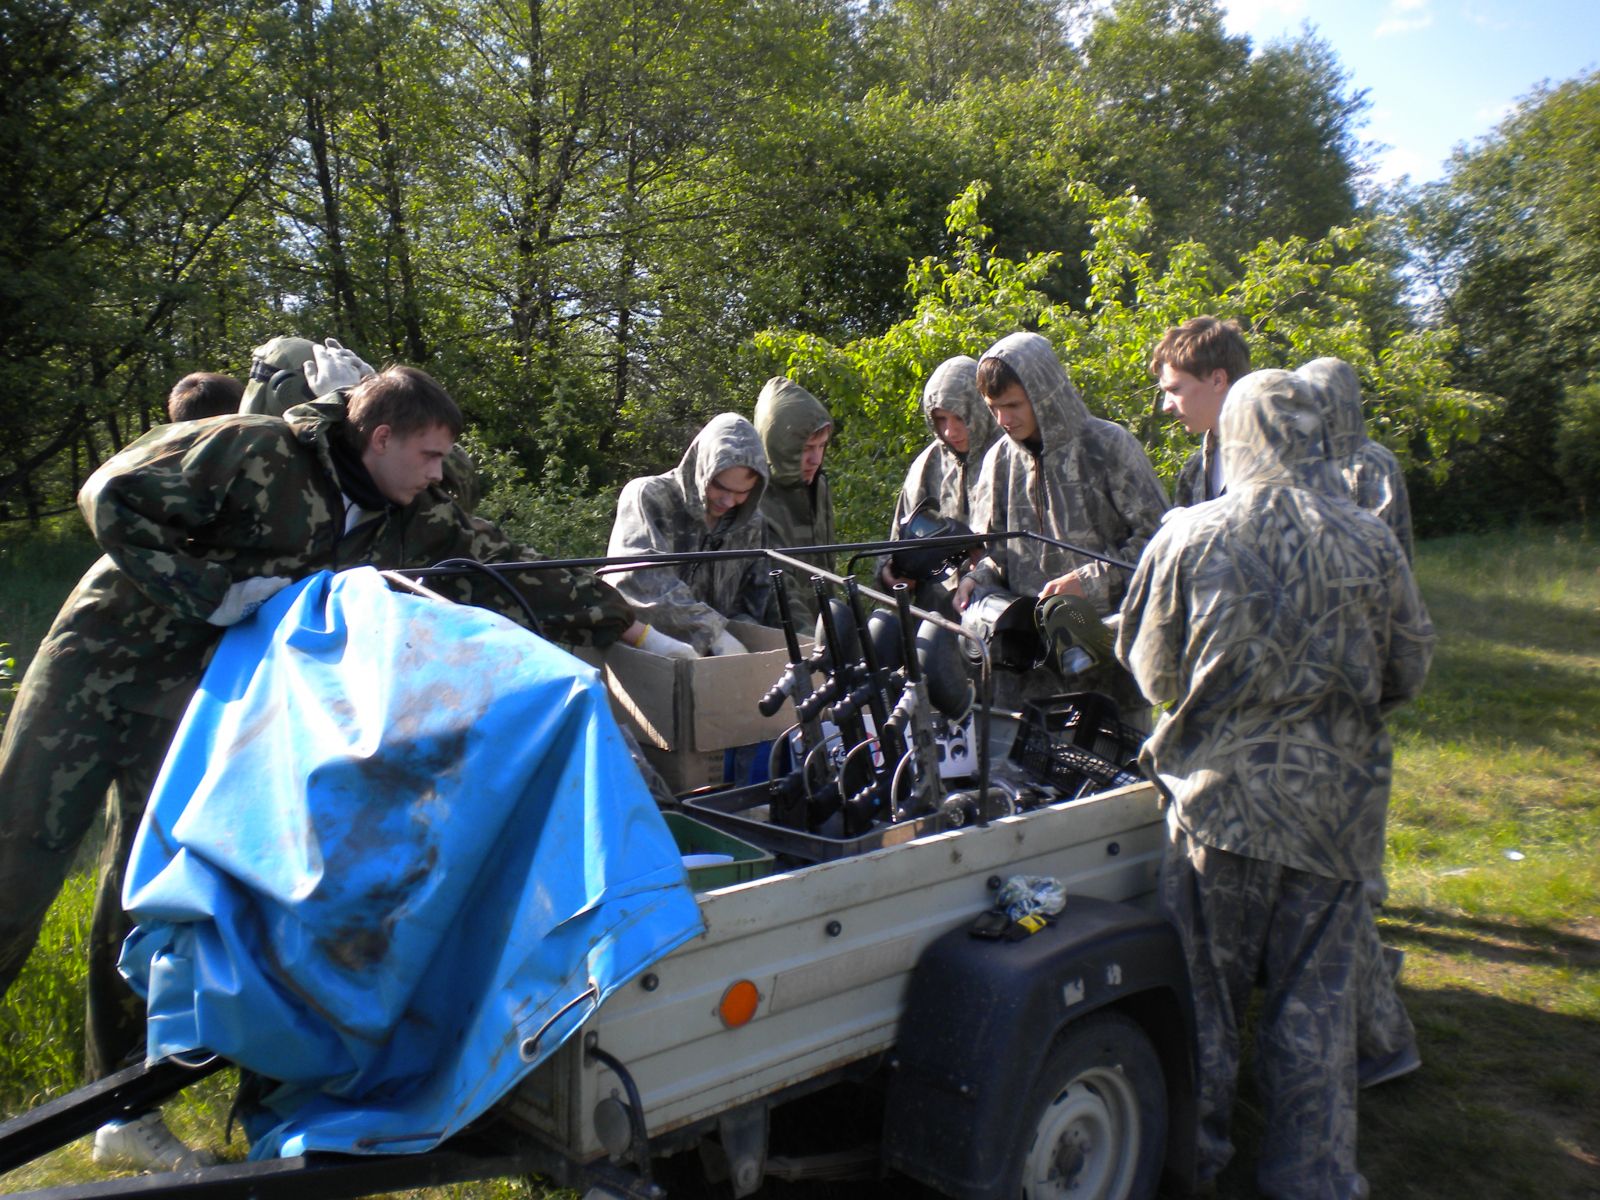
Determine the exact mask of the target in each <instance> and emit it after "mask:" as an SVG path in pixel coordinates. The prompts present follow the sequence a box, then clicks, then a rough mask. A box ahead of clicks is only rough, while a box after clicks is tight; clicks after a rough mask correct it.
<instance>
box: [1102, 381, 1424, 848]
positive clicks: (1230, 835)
mask: <svg viewBox="0 0 1600 1200" xmlns="http://www.w3.org/2000/svg"><path fill="white" fill-rule="evenodd" d="M1328 433H1329V430H1328V426H1327V423H1326V421H1325V419H1324V416H1323V413H1322V411H1321V408H1320V406H1319V404H1318V401H1317V399H1316V397H1315V396H1314V395H1313V393H1312V390H1311V388H1310V387H1309V386H1308V385H1307V384H1306V383H1305V381H1304V380H1302V379H1299V378H1297V377H1296V376H1294V375H1291V374H1290V373H1288V372H1287V371H1257V372H1254V373H1252V374H1250V375H1248V376H1246V377H1245V378H1244V379H1241V380H1240V381H1239V382H1238V383H1237V384H1235V385H1234V387H1233V390H1232V391H1230V392H1229V393H1228V399H1227V401H1226V402H1225V403H1224V404H1223V407H1222V417H1221V421H1220V424H1219V436H1220V440H1221V443H1222V454H1223V462H1224V466H1225V470H1226V472H1227V479H1228V491H1227V494H1226V495H1224V496H1222V497H1221V498H1220V499H1217V500H1214V501H1212V502H1211V503H1209V504H1201V505H1198V506H1196V507H1193V508H1182V509H1176V510H1174V511H1173V513H1172V514H1171V516H1170V517H1169V518H1168V519H1167V521H1166V522H1165V523H1164V524H1163V525H1162V527H1161V529H1160V531H1159V532H1158V533H1157V534H1156V536H1155V538H1154V539H1153V540H1152V541H1151V543H1150V545H1149V546H1148V547H1146V549H1145V552H1144V557H1143V558H1142V559H1141V560H1140V562H1139V569H1138V571H1137V573H1136V574H1135V575H1134V578H1133V582H1132V584H1131V585H1130V587H1129V590H1128V596H1127V599H1126V600H1125V601H1124V602H1123V605H1122V625H1121V629H1120V630H1119V632H1118V636H1117V655H1118V657H1119V658H1120V659H1121V660H1122V662H1123V663H1124V664H1126V666H1127V667H1128V669H1129V670H1130V671H1131V672H1132V673H1133V675H1134V678H1135V679H1137V680H1138V682H1139V686H1140V687H1141V688H1142V689H1143V691H1144V693H1145V695H1146V696H1147V697H1149V699H1150V700H1151V701H1152V702H1153V703H1157V704H1166V705H1170V706H1171V707H1170V709H1169V710H1168V711H1167V712H1166V713H1165V714H1163V716H1162V717H1161V719H1160V721H1159V723H1158V724H1157V725H1156V729H1155V732H1154V733H1153V734H1151V736H1150V739H1149V741H1148V742H1146V743H1145V748H1144V752H1143V754H1142V755H1141V758H1140V762H1141V765H1142V766H1143V767H1144V770H1145V772H1146V774H1147V775H1149V776H1150V777H1151V778H1152V779H1154V780H1155V781H1156V784H1157V786H1158V787H1159V788H1160V789H1161V792H1162V793H1163V795H1164V796H1165V797H1166V798H1167V799H1168V800H1169V801H1170V802H1171V804H1172V810H1171V813H1170V817H1171V819H1173V820H1175V821H1176V822H1177V823H1178V825H1180V826H1181V827H1182V828H1183V829H1184V830H1186V831H1187V832H1188V833H1189V834H1190V835H1191V836H1192V837H1194V838H1195V839H1196V840H1197V841H1200V842H1202V843H1204V844H1205V845H1207V846H1213V847H1216V848H1218V849H1220V850H1226V851H1229V852H1231V853H1234V854H1241V855H1245V856H1246V857H1250V858H1257V859H1263V860H1265V861H1268V862H1274V863H1280V864H1282V865H1284V866H1288V867H1293V868H1295V869H1297V870H1301V871H1309V872H1312V873H1314V874H1318V875H1323V876H1327V877H1329V878H1333V879H1376V878H1378V877H1379V875H1380V873H1381V869H1382V861H1383V830H1384V814H1385V809H1386V806H1387V803H1388V796H1389V780H1390V769H1391V757H1392V750H1391V746H1390V742H1389V736H1388V733H1387V732H1386V731H1385V729H1384V721H1383V717H1384V714H1385V713H1387V712H1388V711H1389V710H1390V709H1392V708H1393V707H1394V706H1395V705H1397V704H1400V703H1402V702H1404V701H1406V700H1409V699H1411V698H1412V697H1413V696H1415V695H1416V694H1417V693H1418V692H1419V691H1420V690H1421V688H1422V684H1423V680H1424V679H1425V678H1426V676H1427V670H1428V661H1429V658H1430V656H1431V654H1432V648H1433V626H1432V625H1431V624H1430V623H1429V620H1428V614H1427V611H1426V610H1425V609H1424V608H1423V605H1422V599H1421V596H1420V595H1419V594H1418V592H1417V587H1416V582H1415V581H1414V580H1413V578H1412V575H1411V570H1410V568H1409V567H1408V566H1407V564H1406V559H1405V555H1404V554H1403V553H1402V552H1401V550H1400V546H1399V543H1398V542H1396V541H1395V539H1394V536H1393V535H1392V534H1391V533H1390V532H1389V529H1388V526H1386V525H1384V523H1383V522H1382V521H1380V520H1379V519H1378V518H1377V517H1375V516H1373V515H1372V514H1370V513H1366V512H1363V511H1362V510H1361V509H1359V508H1357V507H1356V506H1355V505H1354V504H1352V503H1350V501H1349V499H1348V498H1347V497H1346V496H1345V494H1344V488H1343V486H1342V484H1341V482H1340V480H1339V475H1338V471H1337V469H1336V467H1335V465H1334V463H1333V462H1332V461H1331V460H1330V459H1329V457H1328V451H1329V437H1328Z"/></svg>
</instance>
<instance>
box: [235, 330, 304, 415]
mask: <svg viewBox="0 0 1600 1200" xmlns="http://www.w3.org/2000/svg"><path fill="white" fill-rule="evenodd" d="M252 355H253V358H252V361H251V363H250V382H249V383H247V384H246V385H245V389H244V399H242V400H241V401H240V402H239V411H240V412H242V413H257V414H259V415H261V416H265V417H281V416H283V414H284V413H286V412H287V411H288V410H289V409H291V408H293V407H294V406H295V405H297V404H304V403H305V402H306V401H307V400H310V399H312V396H311V389H310V387H308V386H307V384H306V377H305V365H306V363H308V362H310V361H311V343H310V342H309V341H307V340H306V339H305V338H302V337H275V338H273V339H272V340H271V341H270V342H266V343H265V344H263V345H260V346H257V347H256V348H255V350H254V351H252Z"/></svg>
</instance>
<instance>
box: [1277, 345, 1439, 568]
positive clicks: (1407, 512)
mask: <svg viewBox="0 0 1600 1200" xmlns="http://www.w3.org/2000/svg"><path fill="white" fill-rule="evenodd" d="M1295 374H1297V375H1299V376H1300V377H1301V378H1302V379H1304V380H1305V381H1306V382H1307V383H1309V384H1310V385H1311V388H1312V390H1313V391H1315V392H1316V393H1317V397H1318V399H1319V400H1321V401H1322V403H1323V404H1324V405H1325V406H1326V411H1327V414H1328V421H1329V423H1330V425H1331V427H1332V429H1331V442H1332V450H1333V458H1334V461H1335V462H1336V463H1338V465H1339V474H1340V475H1341V476H1342V477H1343V479H1344V486H1345V490H1346V491H1348V492H1349V493H1350V499H1352V500H1354V501H1355V502H1356V506H1357V507H1358V508H1364V509H1366V510H1367V511H1368V512H1370V513H1376V514H1377V515H1378V516H1380V517H1382V518H1383V519H1384V521H1385V523H1386V524H1387V525H1388V526H1389V528H1390V529H1392V530H1394V536H1395V537H1396V538H1398V539H1399V540H1400V548H1401V549H1402V550H1404V551H1405V552H1406V561H1407V562H1410V561H1412V560H1413V559H1414V558H1415V552H1414V547H1413V545H1412V538H1411V497H1410V496H1409V495H1408V494H1407V493H1406V476H1405V472H1404V471H1403V470H1401V468H1400V460H1399V459H1398V458H1396V457H1395V456H1394V451H1392V450H1390V449H1389V447H1387V446H1385V445H1384V444H1383V443H1381V442H1375V441H1373V440H1372V439H1371V438H1370V437H1368V436H1367V421H1366V417H1365V416H1364V415H1363V412H1362V408H1361V379H1360V377H1359V376H1357V375H1356V370H1355V368H1354V367H1352V366H1351V365H1350V364H1349V363H1347V362H1345V361H1344V360H1343V359H1342V358H1318V359H1314V360H1312V361H1311V362H1308V363H1307V364H1306V365H1305V366H1303V367H1301V368H1300V369H1299V370H1298V371H1296V372H1295Z"/></svg>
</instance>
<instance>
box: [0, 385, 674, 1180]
mask: <svg viewBox="0 0 1600 1200" xmlns="http://www.w3.org/2000/svg"><path fill="white" fill-rule="evenodd" d="M460 429H461V413H460V410H459V409H458V408H457V407H456V405H455V402H454V401H453V400H451V398H450V397H449V395H448V394H447V393H446V392H445V391H444V389H443V388H441V387H440V386H439V385H438V384H437V383H435V382H434V381H433V380H432V379H431V378H430V377H429V376H427V375H426V374H425V373H423V372H422V371H418V370H416V369H414V368H411V367H391V368H389V369H388V370H386V371H384V372H382V373H380V374H377V375H374V376H372V377H370V378H368V379H367V380H365V381H364V382H363V383H362V384H361V385H360V386H358V387H356V388H355V389H353V390H352V391H351V392H350V393H349V395H348V397H346V396H345V395H344V394H342V393H335V394H332V395H329V396H326V397H324V398H323V399H322V400H319V401H317V402H315V403H312V404H306V405H301V406H299V407H297V408H294V409H291V410H290V411H289V412H288V413H287V414H286V416H285V417H284V418H281V419H280V418H277V417H262V416H233V417H216V418H212V419H211V420H207V421H192V422H188V423H185V424H179V425H164V426H160V427H158V428H156V429H153V430H151V431H150V432H149V433H147V434H146V435H145V436H144V437H142V438H140V439H139V440H138V441H136V442H134V443H132V444H131V445H129V446H128V447H126V448H125V449H124V450H122V451H121V452H120V453H118V454H117V455H115V456H114V457H112V458H111V459H109V460H108V461H107V462H105V463H104V464H102V465H101V467H100V468H99V470H97V471H96V472H95V473H94V474H93V475H92V476H91V477H90V479H89V481H88V483H86V484H85V485H84V488H83V490H82V491H81V492H80V493H79V495H78V505H79V508H80V510H81V511H82V513H83V516H84V519H85V520H86V521H87V522H88V525H89V528H90V531H91V532H92V533H93V534H94V536H95V539H96V541H98V542H99V543H100V546H101V548H102V549H103V550H104V551H105V555H104V557H102V558H101V559H100V560H99V561H98V562H96V563H95V564H94V565H93V566H91V567H90V568H89V570H88V572H87V573H86V574H85V575H84V577H83V578H82V579H81V580H80V581H79V583H78V586H77V587H76V588H75V589H74V590H73V592H72V594H71V595H70V596H69V597H68V598H67V600H66V602H65V603H64V604H63V605H62V607H61V611H60V612H59V613H58V614H57V616H56V619H55V623H54V624H53V625H52V626H51V628H50V631H49V632H48V633H47V634H46V635H45V638H44V640H43V642H42V643H41V644H40V646H39V649H38V652H37V654H36V655H35V657H34V659H33V662H32V663H31V665H30V666H29V667H28V670H27V673H26V675H25V676H24V677H23V681H22V687H21V691H20V693H19V695H18V697H17V702H16V706H15V708H14V709H13V710H12V713H11V716H10V719H9V720H8V721H7V723H6V727H5V737H4V740H3V742H0V895H4V896H5V897H6V903H5V904H4V905H0V995H3V994H4V992H5V990H7V989H9V988H10V986H11V983H12V980H14V979H15V978H16V975H17V973H18V971H20V970H21V968H22V965H23V962H24V960H25V959H26V958H27V956H28V952H29V950H30V949H31V948H32V946H33V944H34V941H35V940H36V939H37V937H38V933H39V927H40V924H41V923H42V922H43V920H44V915H45V912H46V910H48V908H49V907H50V904H51V902H52V901H53V900H54V899H55V896H56V894H57V892H59V891H60V888H61V884H62V881H63V880H64V879H65V878H66V875H67V871H68V869H69V868H70V866H71V864H72V860H73V857H74V854H75V852H76V850H77V847H78V844H79V842H80V841H81V840H82V839H83V836H84V834H85V833H86V832H87V830H88V828H89V825H90V824H91V823H92V821H93V819H94V817H95V815H96V813H97V812H98V811H99V808H100V805H101V802H102V801H103V799H104V797H105V795H106V789H107V787H108V786H109V785H110V784H111V783H112V782H113V781H116V782H117V783H118V784H119V787H120V788H121V789H122V790H123V794H124V795H125V796H130V797H137V807H138V808H139V809H141V810H142V807H143V803H144V800H145V798H146V797H148V795H149V792H150V787H151V784H152V783H153V782H154V779H155V775H156V773H157V771H158V770H159V769H160V766H161V762H162V759H163V757H164V756H165V753H166V749H167V745H168V743H169V742H170V741H171V739H172V734H173V731H174V729H175V727H176V722H177V720H178V718H179V717H180V716H182V714H183V711H184V709H185V708H186V707H187V705H188V702H189V698H190V696H191V695H192V694H193V693H194V690H195V687H196V685H197V684H198V683H199V680H200V677H201V674H202V672H203V671H204V669H205V665H206V662H207V660H208V659H209V657H210V654H211V651H212V649H213V647H214V646H215V644H216V642H217V640H218V639H219V638H220V637H221V636H222V631H223V629H224V628H226V627H227V626H229V625H232V624H234V623H236V622H238V621H240V620H243V619H244V618H245V617H247V616H249V615H250V614H251V613H253V612H254V611H255V609H256V608H258V607H260V605H261V604H263V603H264V602H265V601H266V600H267V599H269V598H270V597H271V596H273V595H274V594H275V593H276V592H277V591H279V590H280V589H281V588H283V587H285V586H287V585H288V584H289V583H290V582H292V581H293V580H295V579H299V578H303V577H305V576H307V575H310V574H312V573H314V572H316V571H319V570H322V569H325V568H331V569H340V568H344V567H351V566H357V565H361V564H369V563H370V564H372V565H375V566H379V567H416V566H425V565H428V564H430V563H434V562H437V561H439V560H441V559H446V558H457V557H467V558H474V559H478V560H480V561H494V560H497V559H498V560H523V559H528V558H530V557H533V555H532V553H531V552H530V551H528V550H526V549H524V548H522V547H520V546H517V545H515V544H514V543H512V542H511V540H510V539H509V538H507V537H506V536H505V535H504V534H502V533H501V532H500V531H499V530H498V529H497V528H496V527H494V526H493V525H490V524H489V523H488V522H486V521H481V520H478V519H476V518H473V517H470V516H468V515H467V514H466V513H464V512H462V511H461V509H460V508H459V507H457V506H456V505H455V504H454V503H453V502H452V501H451V500H450V499H449V498H448V497H447V496H446V495H445V494H444V493H443V492H442V491H440V490H439V489H438V487H437V485H438V483H439V481H440V478H441V475H442V470H443V465H442V464H443V462H444V459H445V457H446V455H447V454H448V452H449V449H450V446H451V444H452V443H453V441H454V439H455V437H456V435H457V434H458V433H459V432H460ZM480 588H482V592H481V599H482V601H483V602H484V603H485V604H488V605H490V606H492V607H496V608H499V609H500V610H501V611H503V612H505V613H506V614H507V615H510V616H512V617H514V618H519V617H521V615H522V612H521V607H520V605H518V604H516V603H514V602H511V601H508V599H507V598H506V597H505V596H504V595H502V594H500V593H499V589H497V588H484V587H483V585H482V584H481V583H479V582H478V581H475V580H474V581H467V582H464V583H461V584H459V585H458V586H457V588H455V589H451V588H450V587H449V585H446V590H465V591H468V592H470V593H472V594H473V595H474V598H477V593H478V590H479V589H480ZM517 588H518V591H519V592H520V593H521V594H522V596H523V598H524V599H526V600H527V602H528V603H529V605H530V607H531V608H532V610H533V612H534V613H535V615H536V617H537V619H538V620H539V621H540V623H541V628H542V631H543V632H544V634H545V636H547V637H551V638H555V639H558V640H565V641H569V642H574V643H578V644H590V645H596V646H604V645H608V644H609V643H611V642H613V641H616V640H617V639H618V638H619V637H622V636H625V635H634V634H637V633H638V632H640V631H642V629H643V627H642V626H641V625H639V623H638V622H637V621H636V620H635V617H634V613H633V610H632V609H631V608H630V607H629V606H628V603H627V601H626V600H624V599H623V598H622V596H621V595H620V594H619V593H618V592H617V591H616V590H615V589H614V588H612V587H611V586H610V585H608V584H606V583H603V582H602V581H600V580H599V579H597V578H595V577H594V576H593V575H589V574H585V573H581V572H577V571H551V572H537V573H533V572H529V573H525V574H523V575H521V576H519V577H518V579H517ZM684 650H685V652H687V647H685V648H684ZM138 817H139V812H138V811H130V812H128V813H126V814H125V819H130V820H135V821H137V819H138ZM96 915H97V917H99V916H100V908H99V907H97V909H96ZM92 940H93V943H94V944H101V943H103V942H106V941H108V940H109V939H108V938H106V937H105V936H104V935H103V933H102V932H101V931H99V930H96V931H95V934H94V935H92ZM119 1065H120V1064H118V1063H116V1062H99V1063H91V1069H92V1070H94V1071H95V1072H96V1073H102V1072H105V1071H109V1070H114V1069H116V1067H117V1066H119ZM102 1143H104V1144H103V1145H102ZM96 1153H97V1157H101V1158H103V1159H107V1160H111V1159H116V1160H124V1161H134V1162H138V1163H140V1164H142V1165H146V1166H151V1165H165V1166H167V1167H174V1166H181V1165H193V1164H194V1163H195V1162H196V1161H198V1160H196V1159H194V1158H193V1157H190V1152H189V1151H187V1149H186V1148H185V1147H184V1146H183V1145H182V1144H181V1143H179V1142H177V1141H176V1140H175V1139H174V1138H172V1135H171V1134H170V1133H168V1132H167V1130H166V1128H165V1126H164V1125H162V1124H161V1119H160V1114H159V1112H153V1113H150V1114H147V1115H146V1117H144V1118H140V1119H139V1120H136V1121H131V1122H126V1123H119V1124H114V1125H112V1126H107V1127H105V1128H103V1129H102V1130H101V1133H100V1134H98V1135H97V1136H96Z"/></svg>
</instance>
